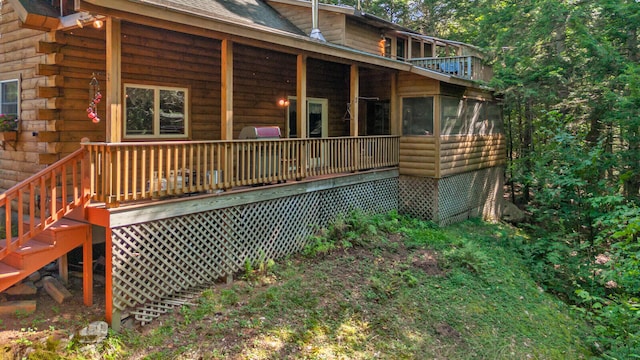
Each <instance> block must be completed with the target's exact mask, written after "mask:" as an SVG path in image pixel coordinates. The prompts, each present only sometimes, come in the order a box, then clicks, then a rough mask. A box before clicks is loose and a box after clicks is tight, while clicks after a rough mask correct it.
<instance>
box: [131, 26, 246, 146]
mask: <svg viewBox="0 0 640 360" xmlns="http://www.w3.org/2000/svg"><path fill="white" fill-rule="evenodd" d="M238 58H239V57H238ZM122 81H123V82H124V83H141V84H152V85H163V86H179V87H187V88H189V96H190V102H189V105H190V122H189V126H190V138H191V139H193V140H212V139H219V138H220V41H219V40H214V39H209V38H204V37H199V36H195V35H189V34H184V33H178V32H174V31H169V30H162V29H157V28H151V27H147V26H142V25H136V24H131V23H123V24H122Z"/></svg>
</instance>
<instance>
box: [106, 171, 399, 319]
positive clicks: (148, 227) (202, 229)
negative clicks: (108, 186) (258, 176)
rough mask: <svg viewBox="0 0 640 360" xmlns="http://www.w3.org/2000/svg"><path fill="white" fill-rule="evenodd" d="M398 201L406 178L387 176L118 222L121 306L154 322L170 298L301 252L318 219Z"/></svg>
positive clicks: (115, 250)
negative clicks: (400, 183) (256, 264)
mask: <svg viewBox="0 0 640 360" xmlns="http://www.w3.org/2000/svg"><path fill="white" fill-rule="evenodd" d="M397 208H398V179H397V178H387V179H382V180H376V181H369V182H364V183H359V184H351V185H348V186H342V187H335V188H331V189H326V190H318V191H313V192H308V193H304V194H300V195H294V196H287V197H282V198H276V199H273V200H266V201H259V202H254V203H250V204H245V205H241V206H233V207H228V208H223V209H216V210H211V211H204V212H199V213H194V214H189V215H183V216H178V217H172V218H168V219H162V220H156V221H148V222H144V223H139V224H135V225H126V226H122V227H116V228H112V229H111V230H112V264H113V265H112V272H113V275H112V276H113V309H114V310H115V311H131V310H134V309H135V308H140V307H143V308H144V309H143V310H144V311H138V313H144V314H146V315H144V316H143V317H142V321H146V319H147V318H149V317H154V316H157V315H158V314H160V313H161V312H163V311H166V310H163V309H165V308H166V306H167V304H163V303H160V304H159V303H158V302H159V301H162V299H170V298H171V297H172V296H174V294H180V293H184V292H185V291H187V292H188V291H189V289H194V288H195V289H197V288H198V287H199V286H202V285H204V284H211V283H212V282H213V281H215V280H216V279H219V278H221V277H223V276H225V275H227V274H233V273H234V272H237V271H239V270H241V269H243V268H244V264H245V261H247V260H249V261H252V262H256V261H257V260H259V259H277V258H281V257H283V256H285V255H289V254H293V253H296V252H298V251H300V250H301V249H302V248H303V247H304V246H305V244H306V242H307V239H308V237H309V235H312V233H313V231H314V227H315V226H320V227H323V226H326V225H328V224H329V222H330V221H331V220H333V219H334V218H335V217H336V216H337V215H338V214H345V213H348V212H350V211H352V210H354V209H359V210H362V211H363V212H365V213H384V212H388V211H391V210H394V209H397ZM169 305H171V303H169ZM144 306H146V307H144ZM150 309H151V310H150ZM154 309H156V310H154Z"/></svg>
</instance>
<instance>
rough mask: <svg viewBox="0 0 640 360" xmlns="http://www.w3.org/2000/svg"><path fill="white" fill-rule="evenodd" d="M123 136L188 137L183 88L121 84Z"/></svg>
mask: <svg viewBox="0 0 640 360" xmlns="http://www.w3.org/2000/svg"><path fill="white" fill-rule="evenodd" d="M124 94H125V108H124V114H125V116H124V124H125V125H124V137H125V138H128V139H144V138H186V137H187V136H188V134H189V121H188V120H189V119H188V114H189V106H188V99H189V92H188V89H187V88H180V87H168V86H153V85H140V84H125V86H124Z"/></svg>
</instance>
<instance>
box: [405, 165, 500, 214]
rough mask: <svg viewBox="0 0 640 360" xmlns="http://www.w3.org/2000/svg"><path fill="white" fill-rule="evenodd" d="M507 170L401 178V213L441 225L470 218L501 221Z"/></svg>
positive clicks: (492, 169) (488, 169)
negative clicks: (501, 203)
mask: <svg viewBox="0 0 640 360" xmlns="http://www.w3.org/2000/svg"><path fill="white" fill-rule="evenodd" d="M503 173H504V168H502V167H493V168H487V169H482V170H478V171H472V172H467V173H463V174H458V175H453V176H449V177H446V178H442V179H432V178H417V177H410V176H401V177H400V183H399V194H400V199H399V201H398V204H399V209H398V210H399V212H400V213H401V214H408V215H411V216H414V217H417V218H420V219H425V220H433V221H435V222H437V223H438V224H440V225H448V224H453V223H455V222H459V221H462V220H465V219H468V218H471V217H477V216H481V217H483V218H485V219H495V218H498V217H499V215H500V214H499V211H498V207H497V203H498V200H499V199H500V198H501V197H502V191H503V190H502V189H503V185H504V177H503Z"/></svg>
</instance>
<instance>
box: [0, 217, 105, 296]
mask: <svg viewBox="0 0 640 360" xmlns="http://www.w3.org/2000/svg"><path fill="white" fill-rule="evenodd" d="M27 226H28V224H27ZM6 246H7V244H6V240H4V239H2V240H0V248H6ZM79 246H83V274H84V276H83V289H84V302H85V304H86V305H91V304H92V297H93V292H92V287H93V279H92V270H93V269H92V242H91V224H88V223H84V222H80V221H76V220H71V219H66V218H63V219H61V220H58V221H57V222H55V223H54V224H53V225H51V226H50V227H48V228H47V229H46V230H44V231H43V232H41V233H39V234H38V235H36V236H35V237H33V238H31V239H29V240H27V241H25V242H24V243H23V244H22V245H21V246H19V247H18V248H17V249H14V250H13V251H12V252H10V253H9V254H8V255H7V256H5V257H4V258H2V259H1V260H0V292H2V291H4V290H6V289H8V288H9V287H11V286H13V285H14V284H17V283H19V282H20V281H21V280H22V279H24V278H26V277H27V276H29V275H31V274H32V273H34V272H35V271H37V270H39V269H41V268H42V267H43V266H45V265H47V264H49V263H51V262H53V261H55V260H56V259H58V258H61V257H63V256H64V255H66V254H67V253H68V252H69V251H71V250H73V249H75V248H77V247H79ZM63 265H66V261H65V262H63ZM63 271H65V270H63Z"/></svg>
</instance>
